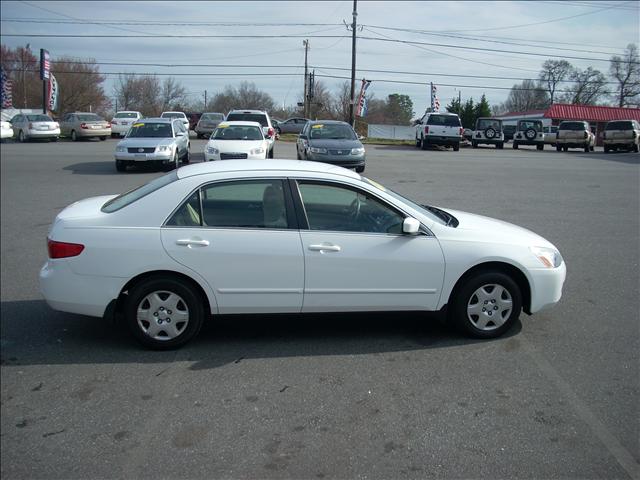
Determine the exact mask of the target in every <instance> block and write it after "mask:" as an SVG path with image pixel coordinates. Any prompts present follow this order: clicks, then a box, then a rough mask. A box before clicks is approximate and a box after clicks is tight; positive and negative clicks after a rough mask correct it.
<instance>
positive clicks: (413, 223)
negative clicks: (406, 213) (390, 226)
mask: <svg viewBox="0 0 640 480" xmlns="http://www.w3.org/2000/svg"><path fill="white" fill-rule="evenodd" d="M419 231H420V222H419V221H418V220H416V219H415V218H412V217H407V218H405V219H404V222H402V233H406V234H407V235H416V234H417V233H418V232H419Z"/></svg>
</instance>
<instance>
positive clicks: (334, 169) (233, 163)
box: [177, 159, 360, 179]
mask: <svg viewBox="0 0 640 480" xmlns="http://www.w3.org/2000/svg"><path fill="white" fill-rule="evenodd" d="M268 171H279V172H282V171H288V172H292V174H295V173H301V172H306V173H321V174H333V175H341V176H344V177H348V178H353V179H359V178H360V175H358V174H357V173H355V172H354V171H353V170H347V169H346V168H342V167H338V166H336V165H329V164H328V163H321V162H309V161H305V160H271V159H269V160H230V161H225V162H202V163H195V164H192V165H187V166H184V167H180V168H179V169H178V171H177V173H178V178H187V177H192V176H194V175H204V174H208V173H229V172H245V173H250V172H268Z"/></svg>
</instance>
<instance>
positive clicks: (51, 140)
mask: <svg viewBox="0 0 640 480" xmlns="http://www.w3.org/2000/svg"><path fill="white" fill-rule="evenodd" d="M49 141H50V142H57V141H58V137H51V138H50V139H49Z"/></svg>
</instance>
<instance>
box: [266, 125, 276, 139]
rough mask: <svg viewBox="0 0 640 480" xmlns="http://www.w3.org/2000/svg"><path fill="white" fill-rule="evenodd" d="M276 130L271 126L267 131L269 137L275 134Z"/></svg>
mask: <svg viewBox="0 0 640 480" xmlns="http://www.w3.org/2000/svg"><path fill="white" fill-rule="evenodd" d="M275 133H276V131H275V130H274V129H273V127H269V130H268V131H267V137H269V138H271V137H273V136H274V135H275Z"/></svg>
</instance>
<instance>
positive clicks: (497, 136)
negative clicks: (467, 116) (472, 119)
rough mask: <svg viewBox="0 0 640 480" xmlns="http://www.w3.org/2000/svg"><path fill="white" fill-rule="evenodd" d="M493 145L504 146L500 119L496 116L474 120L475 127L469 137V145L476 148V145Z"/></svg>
mask: <svg viewBox="0 0 640 480" xmlns="http://www.w3.org/2000/svg"><path fill="white" fill-rule="evenodd" d="M480 144H485V145H495V146H496V148H499V149H502V148H504V132H503V131H502V120H500V119H498V118H486V117H481V118H479V119H477V120H476V129H475V131H474V132H473V136H472V137H471V146H472V147H473V148H478V145H480Z"/></svg>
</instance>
